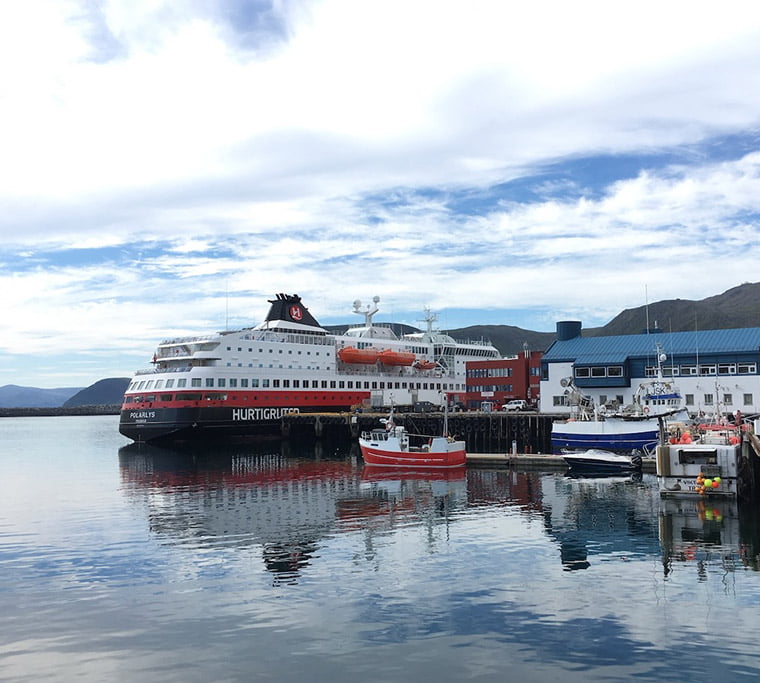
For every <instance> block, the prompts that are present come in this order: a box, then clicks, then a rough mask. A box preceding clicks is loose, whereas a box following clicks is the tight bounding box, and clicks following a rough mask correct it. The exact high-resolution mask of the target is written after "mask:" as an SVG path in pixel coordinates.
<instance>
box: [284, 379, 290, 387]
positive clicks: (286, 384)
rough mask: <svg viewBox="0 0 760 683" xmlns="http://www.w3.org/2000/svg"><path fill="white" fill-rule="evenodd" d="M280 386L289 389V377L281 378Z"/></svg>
mask: <svg viewBox="0 0 760 683" xmlns="http://www.w3.org/2000/svg"><path fill="white" fill-rule="evenodd" d="M282 386H283V388H284V389H290V380H289V379H284V380H282Z"/></svg>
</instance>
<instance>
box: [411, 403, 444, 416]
mask: <svg viewBox="0 0 760 683" xmlns="http://www.w3.org/2000/svg"><path fill="white" fill-rule="evenodd" d="M436 410H440V408H439V407H438V406H437V405H435V404H434V403H431V402H430V401H417V403H415V404H414V412H415V413H432V412H434V411H436Z"/></svg>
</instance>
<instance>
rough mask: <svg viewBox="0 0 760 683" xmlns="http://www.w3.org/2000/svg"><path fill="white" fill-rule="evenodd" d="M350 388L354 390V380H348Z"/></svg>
mask: <svg viewBox="0 0 760 683" xmlns="http://www.w3.org/2000/svg"><path fill="white" fill-rule="evenodd" d="M348 388H349V389H353V388H354V381H353V380H348Z"/></svg>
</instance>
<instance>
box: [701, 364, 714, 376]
mask: <svg viewBox="0 0 760 683" xmlns="http://www.w3.org/2000/svg"><path fill="white" fill-rule="evenodd" d="M716 371H717V367H716V366H715V365H700V366H699V374H700V375H714V374H716Z"/></svg>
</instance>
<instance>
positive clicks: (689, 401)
mask: <svg viewBox="0 0 760 683" xmlns="http://www.w3.org/2000/svg"><path fill="white" fill-rule="evenodd" d="M684 399H685V400H686V405H687V406H693V405H694V394H684Z"/></svg>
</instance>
